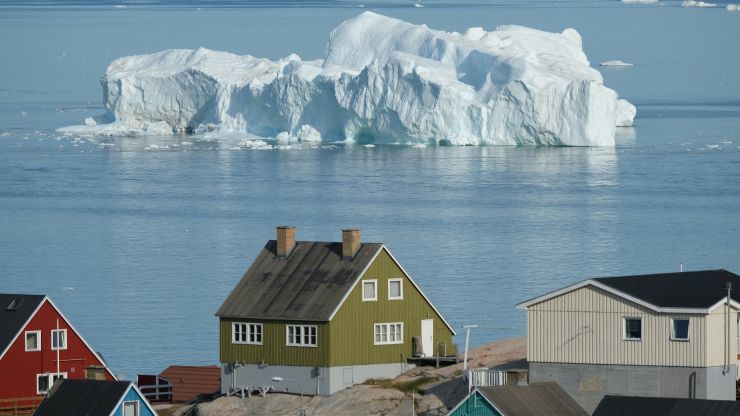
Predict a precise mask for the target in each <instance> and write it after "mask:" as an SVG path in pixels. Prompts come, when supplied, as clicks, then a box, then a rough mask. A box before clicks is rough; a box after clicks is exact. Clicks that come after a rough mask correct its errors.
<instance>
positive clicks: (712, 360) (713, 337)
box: [706, 306, 738, 366]
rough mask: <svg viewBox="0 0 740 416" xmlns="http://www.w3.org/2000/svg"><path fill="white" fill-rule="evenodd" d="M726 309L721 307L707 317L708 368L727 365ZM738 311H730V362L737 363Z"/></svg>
mask: <svg viewBox="0 0 740 416" xmlns="http://www.w3.org/2000/svg"><path fill="white" fill-rule="evenodd" d="M725 308H726V306H720V307H719V308H717V310H715V311H714V312H712V313H711V314H709V315H707V316H706V321H707V366H720V365H723V364H724V363H725V361H724V357H725V351H726V349H725V333H724V328H725ZM737 344H738V341H737V311H735V310H731V311H730V351H729V354H728V356H729V362H730V364H735V363H736V362H737Z"/></svg>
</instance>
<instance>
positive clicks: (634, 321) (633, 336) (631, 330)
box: [624, 317, 642, 341]
mask: <svg viewBox="0 0 740 416" xmlns="http://www.w3.org/2000/svg"><path fill="white" fill-rule="evenodd" d="M624 339H625V340H627V341H640V340H642V318H630V317H625V318H624Z"/></svg>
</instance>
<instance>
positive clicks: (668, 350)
mask: <svg viewBox="0 0 740 416" xmlns="http://www.w3.org/2000/svg"><path fill="white" fill-rule="evenodd" d="M721 310H722V308H720V311H721ZM720 313H721V312H720ZM674 316H676V317H682V318H689V320H690V324H689V341H673V340H671V318H672V317H674ZM734 316H735V315H734V314H733V317H732V319H733V320H732V322H733V325H732V326H733V327H735V326H736V324H735V320H734V319H736V318H735V317H734ZM624 317H639V318H642V340H641V341H628V340H624V339H623V336H624V328H623V319H624ZM718 321H719V324H720V328H719V329H716V328H715V326H716V325H715V324H714V323H712V326H711V331H712V338H711V339H709V338H707V331H708V328H707V318H706V316H705V315H701V314H694V315H672V314H658V313H655V312H653V311H652V310H650V309H647V308H645V307H643V306H640V305H637V304H635V303H632V302H629V301H627V300H625V299H622V298H620V297H618V296H615V295H613V294H611V293H609V292H606V291H604V290H602V289H599V288H596V287H594V286H585V287H582V288H580V289H576V290H574V291H572V292H568V293H565V294H562V295H560V296H557V297H555V298H552V299H548V300H546V301H543V302H540V303H538V304H536V305H532V306H530V307H529V308H528V311H527V334H528V337H527V359H528V360H529V361H536V362H551V363H582V364H619V365H659V366H681V367H684V366H685V367H705V366H707V365H721V364H722V363H721V361H722V348H723V347H722V340H723V337H722V329H721V325H722V324H723V322H724V320H723V317H722V315H721V314H720V316H719V318H718ZM712 322H713V321H712ZM717 331H718V334H719V338H717ZM734 331H735V332H732V337H733V338H732V339H733V340H734V339H735V338H734V337H735V336H736V335H735V334H736V329H735V330H734ZM717 343H719V344H720V345H719V350H718V351H719V353H720V355H719V361H720V364H714V363H715V362H716V361H717V360H716V350H717V346H716V345H715V344H717ZM708 349H709V350H711V351H712V353H711V360H708V359H707V356H708V353H707V350H708ZM732 354H736V352H734V350H733V352H732Z"/></svg>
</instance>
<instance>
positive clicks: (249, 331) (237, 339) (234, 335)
mask: <svg viewBox="0 0 740 416" xmlns="http://www.w3.org/2000/svg"><path fill="white" fill-rule="evenodd" d="M231 342H232V343H234V344H257V345H262V324H253V323H248V322H234V323H232V324H231Z"/></svg>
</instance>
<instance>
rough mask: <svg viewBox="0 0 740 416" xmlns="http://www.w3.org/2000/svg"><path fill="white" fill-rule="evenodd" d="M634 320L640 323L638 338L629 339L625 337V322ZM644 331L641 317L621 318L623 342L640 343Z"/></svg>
mask: <svg viewBox="0 0 740 416" xmlns="http://www.w3.org/2000/svg"><path fill="white" fill-rule="evenodd" d="M628 319H636V320H638V321H640V338H629V337H627V320H628ZM644 331H645V326H644V325H643V324H642V317H640V316H624V317H622V340H624V341H642V333H643V332H644Z"/></svg>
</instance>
